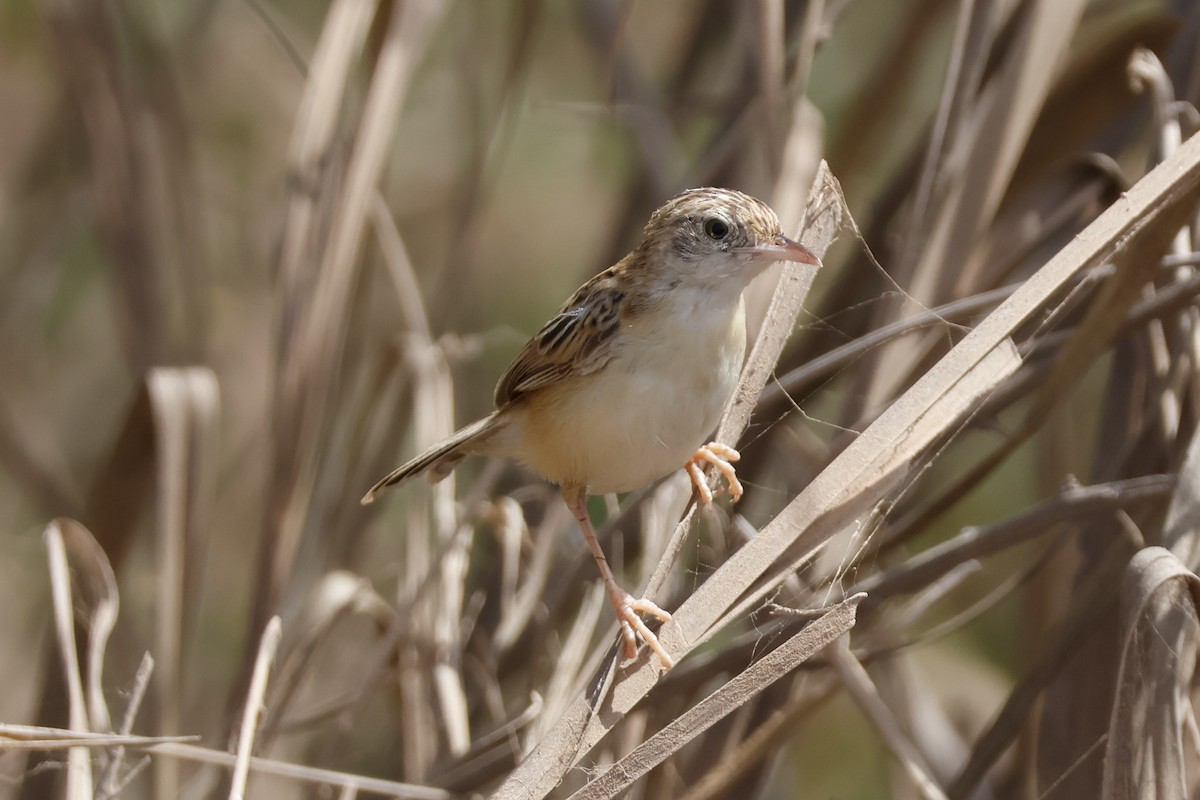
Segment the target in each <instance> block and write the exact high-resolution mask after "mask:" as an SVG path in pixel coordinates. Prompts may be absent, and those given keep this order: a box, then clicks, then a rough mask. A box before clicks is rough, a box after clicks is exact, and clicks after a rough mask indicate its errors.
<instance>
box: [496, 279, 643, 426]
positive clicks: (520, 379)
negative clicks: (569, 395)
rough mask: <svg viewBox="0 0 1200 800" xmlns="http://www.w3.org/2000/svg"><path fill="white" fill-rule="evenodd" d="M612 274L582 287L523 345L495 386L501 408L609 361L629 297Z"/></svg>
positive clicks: (597, 367)
mask: <svg viewBox="0 0 1200 800" xmlns="http://www.w3.org/2000/svg"><path fill="white" fill-rule="evenodd" d="M614 274H615V270H613V269H607V270H605V271H604V272H601V273H600V274H599V275H597V276H596V277H594V278H592V279H591V280H590V281H588V282H587V283H585V284H584V285H583V286H581V287H580V288H579V290H578V291H576V292H575V294H573V295H572V296H571V298H570V299H569V300H567V302H566V303H565V304H564V305H563V307H562V308H561V309H559V311H558V313H557V314H555V315H554V317H552V318H551V319H550V321H549V322H547V323H546V324H545V325H544V326H542V329H541V330H540V331H538V333H537V335H535V336H534V337H533V338H532V339H530V340H529V341H528V342H527V343H526V344H525V347H524V348H523V349H522V350H521V352H520V354H518V355H517V357H516V359H514V360H513V362H512V364H510V365H509V367H508V370H507V371H506V372H505V373H504V376H503V377H502V378H501V379H500V383H499V384H498V385H497V386H496V407H497V408H503V407H504V406H506V405H508V404H509V403H512V402H514V401H515V400H517V399H519V398H520V397H521V396H522V395H525V394H527V393H529V392H532V391H534V390H536V389H542V388H544V387H546V386H551V385H553V384H556V383H558V382H560V381H563V380H566V379H568V378H570V377H572V376H575V375H588V374H590V373H593V372H595V371H596V370H598V369H600V368H602V367H603V366H604V365H605V364H607V363H608V362H609V360H610V359H611V358H612V356H613V347H612V345H613V341H614V337H615V335H616V333H617V331H618V330H619V328H620V324H621V313H622V303H623V301H624V299H625V292H624V291H622V290H621V289H620V288H618V287H617V282H616V279H615V277H614Z"/></svg>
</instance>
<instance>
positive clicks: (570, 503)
mask: <svg viewBox="0 0 1200 800" xmlns="http://www.w3.org/2000/svg"><path fill="white" fill-rule="evenodd" d="M587 498H588V495H587V487H586V486H580V487H571V488H567V487H564V488H563V499H564V500H566V501H567V508H569V509H571V513H572V514H574V515H575V519H576V520H578V521H579V527H580V529H581V530H582V531H583V538H584V539H586V540H587V545H588V549H589V550H591V551H592V558H594V559H596V566H597V567H599V568H600V577H601V578H603V579H604V586H605V587H606V588H607V589H608V597H609V599H610V600H611V601H612V605H613V608H614V609H616V611H617V620H618V621H619V622H620V623H621V636H622V637H624V639H625V658H626V659H631V658H633V657H634V656H635V655H636V654H637V637H638V636H641V637H642V641H644V642H645V643H646V646H647V647H649V648H650V649H651V650H653V651H654V652H655V654H656V655H657V656H658V660H659V661H661V662H662V665H663V669H670V668H671V667H673V666H675V661H674V659H672V658H671V656H670V655H668V653H667V651H666V650H665V649H663V646H662V645H661V644H660V643H659V641H658V637H657V636H655V635H654V632H653V631H651V630H650V629H649V628H647V627H646V623H645V622H642V618H641V617H640V616H638V615H639V614H650V615H651V616H655V617H658V618H659V619H661V620H662V621H663V622H666V621H667V620H669V619H670V618H671V615H670V614H668V613H667V612H666V611H663V610H662V609H661V608H659V607H658V606H657V605H655V604H654V603H653V602H652V601H650V600H647V599H645V598H642V599H641V600H635V599H634V598H633V597H632V596H631V595H629V594H627V593H626V592H625V590H623V589H622V588H621V587H620V586H618V585H617V581H616V578H614V577H613V574H612V570H611V569H610V568H609V566H608V559H607V558H605V557H604V551H603V550H601V549H600V541H599V540H598V539H597V538H596V532H595V530H593V529H592V518H591V517H590V516H588V510H587ZM635 631H636V633H635Z"/></svg>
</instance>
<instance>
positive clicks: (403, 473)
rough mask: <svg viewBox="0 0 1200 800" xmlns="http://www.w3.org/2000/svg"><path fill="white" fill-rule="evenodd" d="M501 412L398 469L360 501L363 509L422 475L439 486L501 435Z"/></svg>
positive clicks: (452, 436) (466, 429)
mask: <svg viewBox="0 0 1200 800" xmlns="http://www.w3.org/2000/svg"><path fill="white" fill-rule="evenodd" d="M498 413H499V412H498V411H493V412H492V413H491V414H490V415H488V416H486V417H484V418H483V419H481V420H478V421H477V422H472V423H471V424H470V425H468V426H467V427H465V428H462V429H461V430H459V431H456V432H455V433H454V434H453V435H451V436H450V438H449V439H446V440H445V441H442V442H439V443H438V444H435V445H434V446H433V447H431V448H429V449H428V450H426V451H425V452H424V453H421V455H419V456H417V457H416V458H414V459H413V460H411V461H409V462H408V463H406V464H401V465H400V466H399V467H396V469H394V470H392V471H391V472H390V473H388V475H387V476H386V477H385V478H384V479H383V480H381V481H380V482H379V483H377V484H375V485H374V486H372V487H371V490H370V491H368V492H367V493H366V494H365V495H363V498H362V500H361V501H360V502H361V503H362V504H363V505H364V506H365V505H368V504H370V503H373V502H375V497H376V496H377V495H379V493H380V492H383V491H386V490H387V489H390V488H392V487H393V486H397V485H399V484H401V483H404V482H405V481H406V480H408V479H409V478H411V477H413V476H414V475H420V474H421V473H423V472H424V473H428V475H429V482H430V483H437V482H438V481H440V480H441V479H442V478H445V477H446V476H447V475H449V474H450V473H451V471H452V470H453V469H454V468H455V467H457V466H458V462H460V461H462V460H463V459H464V458H466V457H467V456H469V455H471V454H472V453H477V452H480V450H481V449H482V446H483V445H484V444H485V443H486V442H487V441H488V440H489V439H491V438H492V437H493V436H495V435H496V434H497V433H499V432H500V429H501V428H502V427H503V423H500V422H499V421H498V420H497V419H496V415H497V414H498Z"/></svg>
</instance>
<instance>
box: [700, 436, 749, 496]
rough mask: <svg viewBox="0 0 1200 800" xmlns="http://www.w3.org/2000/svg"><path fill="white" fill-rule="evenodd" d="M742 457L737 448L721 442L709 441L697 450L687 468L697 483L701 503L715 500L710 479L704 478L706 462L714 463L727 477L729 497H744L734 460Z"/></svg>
mask: <svg viewBox="0 0 1200 800" xmlns="http://www.w3.org/2000/svg"><path fill="white" fill-rule="evenodd" d="M741 457H742V455H741V453H739V452H738V451H737V450H734V449H733V448H732V447H730V446H729V445H727V444H721V443H720V442H709V443H708V444H706V445H704V446H703V447H701V448H700V449H699V450H697V451H696V455H694V456H692V460H691V461H689V462H688V463H687V467H686V469H687V474H688V475H689V476H690V477H691V479H692V483H693V484H695V485H696V492H697V493H698V494H699V495H700V502H701V503H703V504H704V505H706V506H707V505H712V501H713V493H712V490H711V489H709V488H708V481H707V480H705V478H704V465H705V464H712V465H713V466H714V467H716V470H717V472H719V473H721V475H722V476H723V477H724V478H725V483H726V484H728V485H729V498H730V499H731V500H733V502H735V503H736V502H737V501H738V500H740V499H742V482H741V481H739V480H738V479H737V470H735V469H734V468H733V462H734V461H737V460H738V459H740V458H741Z"/></svg>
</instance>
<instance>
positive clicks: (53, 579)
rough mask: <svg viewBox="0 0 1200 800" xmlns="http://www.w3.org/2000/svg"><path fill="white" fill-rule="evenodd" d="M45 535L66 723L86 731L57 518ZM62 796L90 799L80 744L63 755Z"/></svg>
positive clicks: (89, 782) (86, 765) (88, 762)
mask: <svg viewBox="0 0 1200 800" xmlns="http://www.w3.org/2000/svg"><path fill="white" fill-rule="evenodd" d="M45 537H46V550H47V554H48V556H49V560H50V589H51V599H52V600H53V603H54V629H55V632H56V633H57V635H58V649H59V653H60V654H61V655H62V660H63V674H64V675H65V676H66V679H67V695H68V697H69V702H70V711H69V719H70V725H71V728H73V729H74V730H77V731H90V730H91V726H90V725H89V723H88V712H87V700H86V697H85V695H84V691H83V679H82V678H81V677H80V674H79V652H78V651H77V650H76V648H75V616H74V613H73V612H72V603H71V568H70V566H69V565H68V563H67V549H66V545H65V544H64V543H63V535H62V528H61V526H60V524H59V522H58V521H54V522H51V523H50V524H49V525H47V526H46V532H45ZM66 797H67V800H90V798H91V797H92V762H91V759H90V757H89V756H88V754H87V751H86V750H84V749H82V748H76V747H73V748H71V750H70V752H69V753H68V755H67V788H66Z"/></svg>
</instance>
